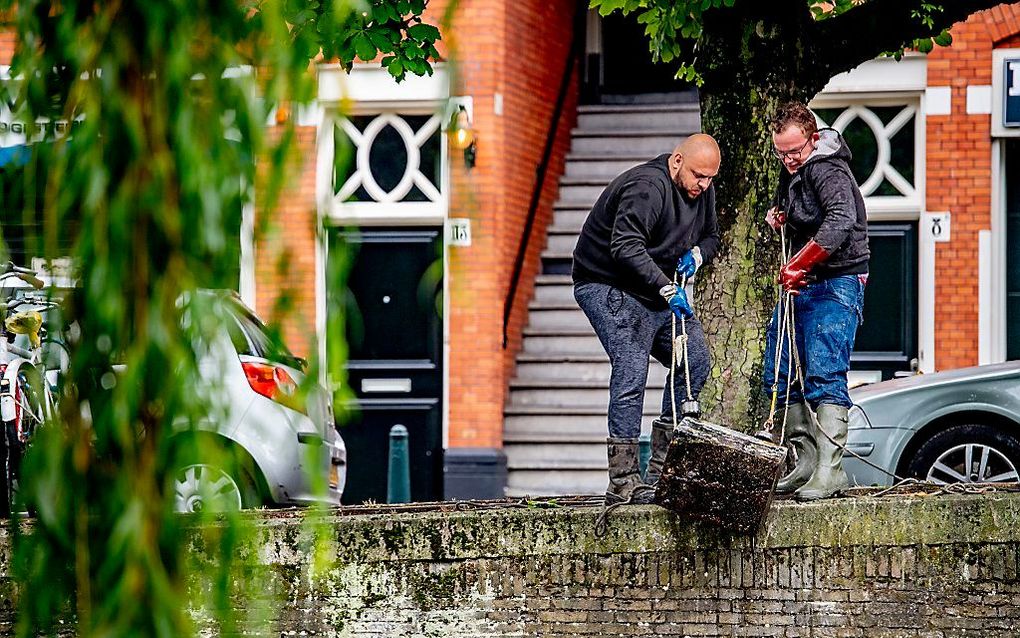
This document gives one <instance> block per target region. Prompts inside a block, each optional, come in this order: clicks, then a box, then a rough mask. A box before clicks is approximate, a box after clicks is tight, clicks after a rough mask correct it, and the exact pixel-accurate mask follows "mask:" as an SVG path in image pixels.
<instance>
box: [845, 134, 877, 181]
mask: <svg viewBox="0 0 1020 638" xmlns="http://www.w3.org/2000/svg"><path fill="white" fill-rule="evenodd" d="M843 138H844V139H845V140H846V143H847V144H848V145H849V146H850V151H851V152H852V153H853V158H852V159H851V160H850V170H851V171H853V174H854V178H856V179H857V183H858V184H863V183H864V181H865V180H867V179H868V177H870V176H871V172H872V170H874V168H875V162H876V161H877V160H878V142H877V141H875V134H874V133H872V132H871V127H870V126H868V125H867V124H865V123H864V122H863V121H862V120H861V119H860V118H854V119H853V121H851V122H850V123H849V124H847V126H846V129H844V131H843Z"/></svg>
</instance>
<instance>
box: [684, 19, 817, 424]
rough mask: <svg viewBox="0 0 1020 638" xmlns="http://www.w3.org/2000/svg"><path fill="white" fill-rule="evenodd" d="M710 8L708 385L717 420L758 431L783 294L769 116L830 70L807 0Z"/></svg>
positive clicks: (703, 42) (701, 290)
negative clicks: (713, 153) (771, 220)
mask: <svg viewBox="0 0 1020 638" xmlns="http://www.w3.org/2000/svg"><path fill="white" fill-rule="evenodd" d="M737 9H739V10H740V11H741V12H742V13H743V15H741V16H740V17H739V19H735V16H734V15H733V12H732V11H731V12H726V13H724V12H715V13H713V12H708V13H706V14H705V24H704V30H703V35H702V37H701V39H700V42H699V49H700V54H699V57H701V62H700V66H701V68H702V69H703V71H702V76H703V77H704V80H705V81H704V85H703V86H702V89H701V112H702V123H703V128H704V130H705V132H707V133H709V134H711V135H712V136H713V137H715V138H716V140H717V141H718V142H719V146H720V148H721V150H722V167H721V170H720V173H719V177H718V178H717V181H716V190H717V202H718V215H719V224H720V232H721V234H722V247H721V250H720V252H719V254H718V255H717V257H716V259H715V261H714V262H713V264H712V266H711V267H710V268H709V269H707V270H706V272H705V276H704V277H701V278H700V281H699V282H698V289H697V295H696V296H697V300H698V308H699V316H700V318H701V320H702V323H703V324H704V326H705V332H706V335H707V336H708V340H709V345H710V348H711V351H712V361H713V365H712V375H711V379H710V381H709V383H708V384H707V386H706V388H705V391H704V392H703V393H702V401H701V403H702V406H703V408H705V409H706V415H707V417H708V418H709V419H710V420H713V421H716V422H719V423H722V424H725V425H728V426H730V427H734V428H736V429H740V430H745V431H751V430H754V429H757V427H758V426H759V425H760V423H761V422H762V420H763V418H764V416H765V415H764V411H765V409H766V403H765V395H764V393H763V392H762V390H761V375H762V366H761V361H762V353H763V351H764V344H765V329H766V327H767V325H768V319H769V317H770V315H771V312H772V307H773V305H774V304H775V300H776V294H777V290H776V285H775V279H776V274H777V272H778V268H779V261H778V260H779V240H778V237H777V236H776V234H775V232H774V231H773V230H772V229H771V228H769V227H768V226H767V225H766V224H765V223H764V215H765V211H767V210H768V209H769V207H770V206H771V205H772V203H771V202H772V197H773V194H774V190H775V184H776V180H777V178H778V174H779V170H780V168H781V166H780V164H779V162H778V161H777V160H776V159H775V157H774V156H773V155H772V152H771V149H772V138H771V133H770V132H769V120H770V117H771V115H772V113H773V112H774V111H775V108H776V106H777V105H778V104H779V103H781V102H784V101H788V100H802V101H806V100H809V99H810V98H811V97H812V96H814V94H815V93H817V92H818V91H819V90H821V88H823V87H824V86H825V83H826V82H827V81H828V79H829V76H828V72H827V71H826V70H825V69H823V68H822V67H820V66H819V65H818V64H816V63H815V62H814V61H813V55H814V52H815V47H814V46H813V37H814V30H813V20H812V19H811V16H810V14H809V13H808V11H807V7H806V3H805V2H803V0H794V1H791V2H782V1H780V2H775V3H772V2H767V3H745V4H738V5H737Z"/></svg>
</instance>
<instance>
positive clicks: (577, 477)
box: [506, 469, 608, 497]
mask: <svg viewBox="0 0 1020 638" xmlns="http://www.w3.org/2000/svg"><path fill="white" fill-rule="evenodd" d="M607 483H608V478H607V476H606V470H604V469H601V470H598V469H595V470H559V471H557V472H556V473H555V474H551V473H550V472H549V471H548V470H546V469H541V470H515V471H511V472H510V473H509V475H508V476H507V488H506V495H507V496H509V497H521V496H566V495H571V494H602V493H604V492H605V491H606V484H607Z"/></svg>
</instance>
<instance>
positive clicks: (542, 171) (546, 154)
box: [503, 0, 588, 350]
mask: <svg viewBox="0 0 1020 638" xmlns="http://www.w3.org/2000/svg"><path fill="white" fill-rule="evenodd" d="M587 11H588V3H587V2H585V1H583V0H582V1H580V2H578V3H577V13H576V15H575V16H574V30H573V33H572V34H571V38H570V48H569V49H568V50H567V60H566V64H565V67H566V68H565V69H564V71H563V78H562V79H561V80H560V89H559V93H558V94H557V95H556V107H555V108H554V109H553V112H552V118H551V119H550V121H549V129H548V131H549V132H548V134H547V135H546V138H545V148H544V150H543V151H542V159H541V160H540V161H539V163H538V166H537V167H536V168H535V186H534V188H533V189H532V191H531V204H530V205H529V206H528V217H527V219H525V221H524V230H523V232H522V233H521V239H520V242H518V244H517V258H516V259H514V271H513V274H512V275H510V289H509V290H508V291H507V293H506V299H505V300H504V301H503V349H504V350H505V349H506V347H507V344H508V342H509V336H508V330H509V326H510V315H511V314H512V313H513V310H514V298H515V297H516V296H517V287H518V285H519V284H520V279H521V272H522V271H523V270H524V258H525V256H526V255H527V253H528V242H529V240H530V239H531V231H532V228H534V226H535V214H536V213H537V212H538V204H539V201H540V200H541V199H542V191H543V190H544V188H545V176H546V173H547V172H548V169H549V162H550V160H551V159H552V152H553V147H554V146H555V143H556V134H557V133H558V131H559V124H560V119H561V117H562V115H563V106H564V104H566V101H567V90H568V89H569V88H570V79H571V78H572V77H573V75H574V67H575V66H576V65H577V60H578V59H579V58H580V57H581V51H580V44H581V43H582V42H583V40H582V39H581V36H580V34H582V33H584V30H585V17H586V15H587Z"/></svg>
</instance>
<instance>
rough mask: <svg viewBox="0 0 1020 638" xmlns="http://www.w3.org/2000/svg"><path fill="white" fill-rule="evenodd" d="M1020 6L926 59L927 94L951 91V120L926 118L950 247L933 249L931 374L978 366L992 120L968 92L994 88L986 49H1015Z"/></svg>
mask: <svg viewBox="0 0 1020 638" xmlns="http://www.w3.org/2000/svg"><path fill="white" fill-rule="evenodd" d="M1018 32H1020V6H1018V5H1011V4H1002V5H999V6H997V7H994V8H992V9H989V10H987V11H982V12H979V13H976V14H974V15H973V16H971V17H970V18H969V19H968V20H967V21H965V22H961V23H959V24H957V25H955V26H954V27H953V29H952V34H953V45H952V46H951V47H949V48H941V47H936V48H935V51H933V52H932V53H931V54H930V55H929V56H928V86H929V87H937V86H942V87H944V86H948V87H950V89H951V91H952V113H951V114H950V115H930V114H929V115H928V116H927V194H926V201H927V209H928V210H930V211H950V212H951V213H952V215H953V234H952V241H950V242H948V243H939V244H936V245H935V246H936V249H935V295H936V296H935V298H936V304H937V306H938V313H937V314H936V320H935V366H936V367H937V368H938V369H940V370H946V369H950V368H959V367H963V366H969V365H976V364H977V362H978V304H977V298H978V272H977V264H978V232H979V231H981V230H987V229H990V228H991V206H992V191H991V189H992V179H991V171H992V165H991V162H992V147H991V143H992V140H991V116H989V115H987V114H973V115H972V114H968V113H967V87H968V86H981V85H990V84H991V83H992V49H993V48H995V47H996V46H1003V45H1006V46H1013V45H1012V44H1009V42H1010V41H1015V37H1016V34H1017V33H1018Z"/></svg>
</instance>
